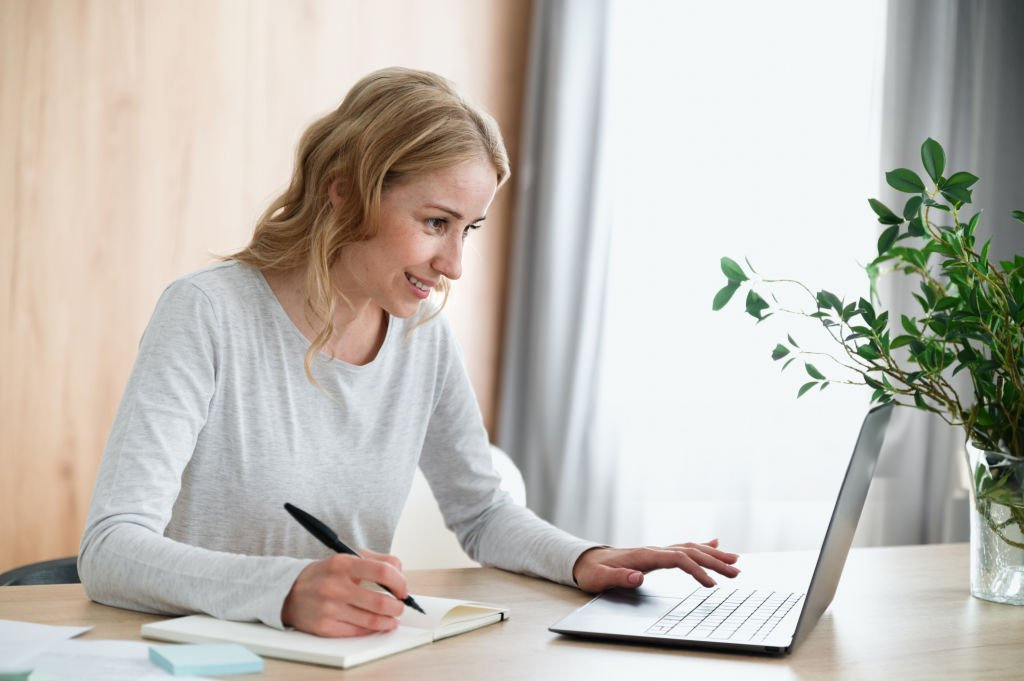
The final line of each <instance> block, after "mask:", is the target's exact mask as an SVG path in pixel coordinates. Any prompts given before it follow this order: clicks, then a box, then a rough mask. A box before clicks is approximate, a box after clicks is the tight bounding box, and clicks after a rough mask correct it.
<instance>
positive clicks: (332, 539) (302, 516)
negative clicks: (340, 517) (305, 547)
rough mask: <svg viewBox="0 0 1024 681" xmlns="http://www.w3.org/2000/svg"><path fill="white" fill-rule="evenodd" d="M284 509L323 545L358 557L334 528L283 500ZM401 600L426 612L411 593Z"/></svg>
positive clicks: (389, 590)
mask: <svg viewBox="0 0 1024 681" xmlns="http://www.w3.org/2000/svg"><path fill="white" fill-rule="evenodd" d="M284 510H286V511H288V512H289V513H291V514H292V517H293V518H295V519H296V520H298V521H299V524H300V525H302V526H303V527H305V528H306V529H307V530H309V533H310V534H312V535H313V536H314V537H316V538H317V539H319V540H320V541H321V542H323V544H324V546H326V547H327V548H329V549H331V550H333V551H337V552H338V553H347V554H349V555H350V556H355V557H357V558H359V557H360V556H359V554H358V553H356V552H355V551H353V550H352V549H350V548H349V547H348V546H347V545H346V544H345V542H343V541H341V540H340V539H338V535H337V534H335V533H334V530H332V529H331V528H329V527H327V526H326V525H324V524H323V523H322V522H321V521H319V520H317V519H316V518H314V517H313V516H311V515H310V514H308V513H306V512H305V511H303V510H302V509H301V508H299V507H297V506H293V505H292V504H289V503H287V502H285V505H284ZM377 586H379V587H380V588H382V589H384V590H385V591H387V592H388V593H389V594H391V595H392V596H395V593H394V592H393V591H392V590H391V589H389V588H387V587H386V586H384V585H383V584H378V585H377ZM395 598H398V596H395ZM402 602H403V603H405V604H406V605H408V606H409V607H410V608H414V609H416V610H419V611H420V612H422V613H423V614H424V615H426V614H427V613H426V612H424V610H423V608H421V607H420V604H419V603H417V602H416V601H415V600H414V599H413V597H412V595H409V596H406V597H405V598H403V599H402Z"/></svg>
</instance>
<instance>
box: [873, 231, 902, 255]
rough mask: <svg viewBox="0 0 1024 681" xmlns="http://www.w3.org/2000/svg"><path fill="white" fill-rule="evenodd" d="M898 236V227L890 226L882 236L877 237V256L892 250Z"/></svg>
mask: <svg viewBox="0 0 1024 681" xmlns="http://www.w3.org/2000/svg"><path fill="white" fill-rule="evenodd" d="M899 235H900V226H899V225H892V226H891V227H887V228H886V229H885V231H883V232H882V236H880V237H878V255H883V254H884V253H885V252H886V251H888V250H889V249H890V248H892V246H893V244H895V243H896V238H897V237H898V236H899Z"/></svg>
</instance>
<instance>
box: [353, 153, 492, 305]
mask: <svg viewBox="0 0 1024 681" xmlns="http://www.w3.org/2000/svg"><path fill="white" fill-rule="evenodd" d="M497 185H498V182H497V170H496V169H495V168H494V166H493V165H492V164H491V163H490V162H488V161H483V160H480V161H466V162H464V163H461V164H459V165H456V166H452V167H451V168H446V169H443V170H438V171H435V172H432V173H427V174H424V175H418V176H414V177H411V178H408V179H406V180H404V181H402V182H400V183H398V184H395V185H393V186H391V187H388V188H387V189H385V190H384V193H383V195H382V196H381V211H380V225H379V229H378V231H377V234H376V236H374V237H373V238H372V239H369V240H367V241H363V242H360V243H357V244H352V245H350V246H347V247H346V248H345V249H344V250H343V251H342V253H341V257H339V259H338V262H337V264H336V266H335V267H334V272H333V276H334V281H335V284H336V285H337V286H338V287H339V288H340V289H341V291H342V292H343V293H344V294H345V296H346V297H347V298H348V299H349V300H350V301H351V302H352V303H353V304H354V305H355V306H356V310H357V311H359V312H363V311H365V309H366V306H367V305H368V304H369V305H370V306H371V307H372V308H380V309H383V310H385V311H387V312H388V313H390V314H391V315H393V316H395V317H411V316H413V315H414V314H416V312H417V311H418V310H419V307H420V303H422V302H423V301H424V300H425V299H426V298H427V296H428V295H429V293H430V291H431V290H432V289H433V288H434V287H435V286H437V285H438V283H439V282H440V278H441V277H442V276H445V277H448V278H449V279H458V278H459V277H460V276H461V275H462V246H463V241H464V239H465V238H466V235H467V234H468V233H469V231H470V230H473V229H476V228H478V227H479V226H480V223H481V222H482V221H483V220H484V218H485V217H486V216H487V210H488V209H489V208H490V205H491V201H493V200H494V194H495V192H496V191H497Z"/></svg>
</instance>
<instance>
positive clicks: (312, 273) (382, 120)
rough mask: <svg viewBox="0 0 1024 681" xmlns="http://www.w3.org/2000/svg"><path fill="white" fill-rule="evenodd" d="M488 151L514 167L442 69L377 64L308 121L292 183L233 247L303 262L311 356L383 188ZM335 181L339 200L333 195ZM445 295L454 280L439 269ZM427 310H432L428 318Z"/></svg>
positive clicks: (275, 263) (327, 328)
mask: <svg viewBox="0 0 1024 681" xmlns="http://www.w3.org/2000/svg"><path fill="white" fill-rule="evenodd" d="M480 159H484V160H487V161H490V162H491V163H492V164H493V165H494V168H495V170H496V172H497V181H498V186H501V184H502V183H504V182H505V180H507V179H508V176H509V164H508V154H507V153H506V151H505V144H504V142H503V140H502V138H501V132H500V131H499V130H498V125H497V123H495V121H494V119H493V118H492V117H491V116H490V115H489V114H487V113H486V112H485V111H482V110H481V109H478V108H476V107H475V106H473V105H472V104H470V103H469V102H468V101H466V99H464V98H463V97H462V95H460V94H459V92H458V91H457V90H456V89H455V87H454V85H453V84H452V83H451V82H450V81H448V80H447V79H446V78H443V77H441V76H439V75H437V74H434V73H430V72H428V71H416V70H413V69H406V68H388V69H382V70H380V71H375V72H373V73H371V74H369V75H368V76H366V77H365V78H363V79H362V80H360V81H359V82H358V83H356V84H355V85H354V86H353V87H352V89H351V90H349V92H348V94H347V95H346V96H345V100H344V101H343V102H342V103H341V105H340V106H339V107H338V108H337V109H336V110H334V111H332V112H331V113H329V114H327V115H326V116H323V117H322V118H320V119H319V120H317V121H315V122H314V123H313V124H312V125H310V126H309V128H307V129H306V131H305V133H303V135H302V139H301V140H300V141H299V146H298V149H297V151H296V158H295V168H294V170H293V172H292V178H291V183H290V184H289V185H288V189H287V190H286V191H285V192H284V193H283V194H281V196H279V197H278V198H277V199H276V200H274V201H273V203H271V204H270V206H269V207H268V208H267V210H266V211H265V212H264V213H263V215H262V216H261V217H260V219H259V221H258V222H257V224H256V229H255V231H254V233H253V237H252V241H250V243H249V245H248V246H246V247H245V248H244V249H243V250H241V251H239V252H238V253H235V254H234V255H231V256H228V259H231V260H238V261H241V262H244V263H247V264H249V265H252V266H253V267H256V268H258V269H260V270H261V271H270V272H274V271H285V270H290V269H293V268H296V267H305V268H306V300H305V310H306V315H307V319H308V320H309V321H310V322H311V324H312V325H313V327H314V329H319V331H318V334H317V336H316V338H315V339H314V340H313V342H312V344H311V345H310V347H309V350H308V351H307V352H306V360H305V368H306V376H307V377H308V378H309V380H310V381H311V382H312V383H314V384H317V381H316V379H315V378H314V376H313V374H312V370H311V366H312V361H313V359H314V358H315V357H316V356H317V353H319V352H320V351H321V350H322V349H323V348H324V346H326V345H327V343H328V342H330V340H331V337H332V336H333V335H334V333H335V328H334V322H333V319H334V311H335V309H336V307H337V305H338V300H339V297H340V293H339V292H338V291H337V290H336V289H335V288H334V286H333V285H332V283H331V278H330V269H331V266H332V265H333V264H334V263H335V261H336V260H337V259H338V256H339V254H340V253H341V250H342V249H343V248H345V246H348V245H350V244H354V243H358V242H360V241H365V240H367V239H370V238H372V237H373V236H374V235H375V234H376V233H377V223H378V218H379V214H380V204H381V195H382V193H383V192H384V190H385V189H386V188H387V187H389V186H390V185H392V184H394V183H397V182H399V181H401V180H403V179H405V178H409V177H412V176H416V175H420V174H423V173H430V172H434V171H437V170H442V169H445V168H450V167H452V166H455V165H458V164H459V163H462V162H465V161H472V160H480ZM332 185H334V187H335V189H336V194H337V196H339V197H341V200H340V201H338V202H337V204H336V205H335V204H334V203H332V202H331V200H330V197H329V189H330V187H331V186H332ZM440 288H441V290H442V292H443V297H442V300H441V302H440V305H439V306H438V307H437V310H436V311H435V312H434V313H433V314H431V315H430V317H433V316H436V314H437V313H438V312H440V310H441V308H442V307H443V306H444V303H445V301H447V299H448V292H449V290H450V283H449V282H448V280H447V279H446V278H444V277H441V281H440ZM430 317H428V319H429V318H430Z"/></svg>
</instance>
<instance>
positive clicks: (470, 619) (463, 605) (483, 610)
mask: <svg viewBox="0 0 1024 681" xmlns="http://www.w3.org/2000/svg"><path fill="white" fill-rule="evenodd" d="M415 598H416V601H417V602H418V603H419V604H420V605H421V606H423V609H424V610H426V611H427V614H426V615H424V614H422V613H419V612H416V611H415V610H413V609H412V608H406V609H405V613H404V614H403V615H402V618H401V624H400V625H399V627H398V628H397V629H395V630H394V631H389V632H387V633H381V634H368V635H366V636H356V637H351V638H321V637H319V636H314V635H312V634H307V633H305V632H301V631H295V630H285V631H282V630H280V629H274V628H272V627H268V626H265V625H263V624H258V623H255V622H230V621H226V620H219V619H216V618H214V617H209V616H207V615H188V616H186V617H178V618H175V619H170V620H163V621H160V622H151V623H149V624H144V625H142V636H143V637H145V638H152V639H158V640H161V641H175V642H178V643H206V642H230V643H240V644H242V645H243V646H245V647H246V648H248V649H249V650H251V651H252V652H254V653H257V654H259V655H264V656H266V657H276V658H280V659H282V660H294V661H296V662H308V663H311V664H320V665H326V666H329V667H341V668H343V669H347V668H349V667H354V666H356V665H360V664H363V663H365V662H370V661H371V660H376V659H379V658H381V657H385V656H387V655H393V654H395V653H398V652H401V651H403V650H409V649H411V648H417V647H419V646H423V645H426V644H428V643H432V642H433V641H438V640H440V639H443V638H448V637H449V636H455V635H457V634H462V633H465V632H467V631H472V630H473V629H479V628H480V627H485V626H487V625H489V624H494V623H495V622H500V621H502V620H504V619H507V618H508V617H509V611H508V609H507V608H503V607H501V606H497V605H489V604H486V603H476V602H472V601H461V600H456V599H452V598H436V597H430V596H416V597H415Z"/></svg>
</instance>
